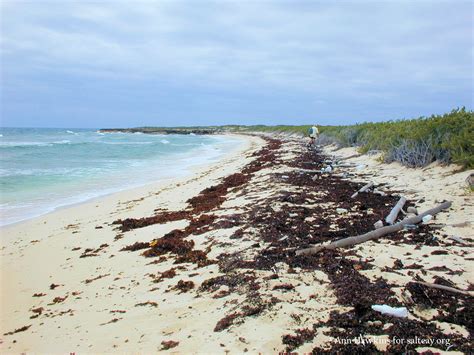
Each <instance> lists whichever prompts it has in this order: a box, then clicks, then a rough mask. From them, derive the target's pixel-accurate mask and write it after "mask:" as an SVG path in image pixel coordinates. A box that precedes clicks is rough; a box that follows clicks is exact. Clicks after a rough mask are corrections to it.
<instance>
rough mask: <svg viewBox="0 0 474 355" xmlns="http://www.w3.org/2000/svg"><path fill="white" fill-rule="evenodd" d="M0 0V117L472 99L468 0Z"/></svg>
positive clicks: (419, 107)
mask: <svg viewBox="0 0 474 355" xmlns="http://www.w3.org/2000/svg"><path fill="white" fill-rule="evenodd" d="M0 2H1V50H2V54H1V56H2V58H1V59H2V62H1V70H2V73H1V74H2V77H1V81H2V83H1V90H2V91H1V115H2V126H32V127H128V126H143V125H157V126H158V125H167V126H175V125H209V124H229V123H235V124H305V123H320V124H345V123H354V122H361V121H378V120H386V119H399V118H412V117H418V116H421V115H424V116H426V115H430V114H432V113H444V112H448V111H450V110H451V109H453V108H455V107H458V106H466V107H467V108H469V109H472V107H473V101H472V100H473V99H472V96H473V62H472V59H473V2H472V1H466V2H463V1H444V2H440V1H423V0H422V1H411V0H410V1H388V0H387V1H366V2H362V1H324V2H323V1H294V0H291V1H276V0H275V1H242V0H241V1H215V2H214V1H200V0H193V1H191V0H189V1H138V2H136V1H64V0H61V1H59V0H58V1H41V0H35V1H5V0H0Z"/></svg>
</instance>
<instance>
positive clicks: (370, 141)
mask: <svg viewBox="0 0 474 355" xmlns="http://www.w3.org/2000/svg"><path fill="white" fill-rule="evenodd" d="M309 127H310V126H309V125H305V126H243V127H238V128H237V130H239V131H242V130H245V131H263V132H270V131H272V132H275V131H276V132H287V133H296V134H302V135H307V131H308V128H309ZM318 127H319V130H320V137H319V143H320V144H323V145H325V144H336V145H338V146H340V147H358V148H359V151H360V152H361V153H367V152H370V151H374V150H375V151H381V152H382V153H383V155H382V159H383V160H384V161H385V162H387V163H390V162H393V161H398V162H400V163H402V164H403V165H405V166H409V167H423V166H426V165H428V164H430V163H432V162H434V161H439V162H441V163H443V164H450V163H455V164H459V165H461V166H463V167H464V168H468V169H469V168H474V112H473V111H468V110H466V109H465V108H464V107H463V108H460V109H455V110H452V111H451V112H449V113H446V114H443V115H432V116H430V117H420V118H416V119H408V120H396V121H386V122H365V123H360V124H355V125H347V126H318Z"/></svg>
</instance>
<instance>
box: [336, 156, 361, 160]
mask: <svg viewBox="0 0 474 355" xmlns="http://www.w3.org/2000/svg"><path fill="white" fill-rule="evenodd" d="M357 157H360V154H352V155H349V156H348V157H345V158H341V159H339V161H343V160H347V159H352V158H357Z"/></svg>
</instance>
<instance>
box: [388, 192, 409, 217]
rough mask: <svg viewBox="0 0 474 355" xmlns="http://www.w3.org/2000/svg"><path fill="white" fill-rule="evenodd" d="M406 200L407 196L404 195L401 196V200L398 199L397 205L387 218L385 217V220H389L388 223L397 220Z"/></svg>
mask: <svg viewBox="0 0 474 355" xmlns="http://www.w3.org/2000/svg"><path fill="white" fill-rule="evenodd" d="M406 202H407V199H406V198H405V197H403V196H402V197H400V200H398V202H397V204H396V205H395V207H393V208H392V210H391V211H390V213H389V214H388V216H387V218H385V222H387V224H393V223H395V220H396V219H397V217H398V214H399V213H400V210H401V209H402V208H403V206H404V205H405V203H406Z"/></svg>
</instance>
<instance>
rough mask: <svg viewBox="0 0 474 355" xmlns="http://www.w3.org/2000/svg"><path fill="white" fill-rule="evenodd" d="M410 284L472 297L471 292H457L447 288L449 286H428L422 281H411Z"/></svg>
mask: <svg viewBox="0 0 474 355" xmlns="http://www.w3.org/2000/svg"><path fill="white" fill-rule="evenodd" d="M411 282H413V283H415V284H420V285H423V286H426V287H431V288H437V289H439V290H444V291H448V292H453V293H459V294H461V295H466V296H474V292H473V291H463V290H459V289H457V288H454V287H449V286H444V285H437V284H430V283H428V282H422V281H411Z"/></svg>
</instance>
